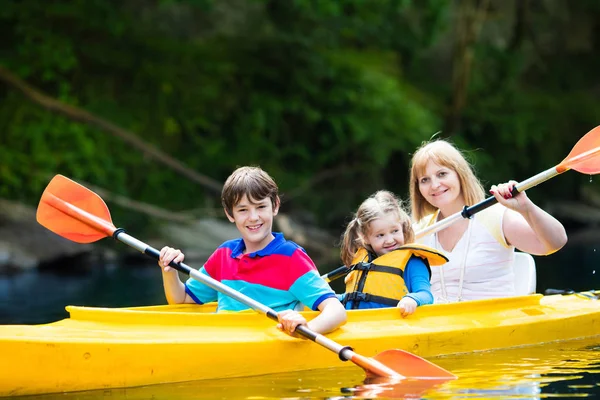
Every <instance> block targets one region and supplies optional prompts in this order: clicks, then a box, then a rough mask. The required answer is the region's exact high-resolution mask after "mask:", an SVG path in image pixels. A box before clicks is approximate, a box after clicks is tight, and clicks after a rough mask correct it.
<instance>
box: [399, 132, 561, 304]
mask: <svg viewBox="0 0 600 400" xmlns="http://www.w3.org/2000/svg"><path fill="white" fill-rule="evenodd" d="M516 183H517V182H515V181H509V182H507V183H503V184H499V185H494V186H492V187H491V189H490V193H492V194H493V195H494V197H496V199H497V200H498V203H499V204H496V205H494V206H492V207H490V208H488V209H486V210H484V211H482V212H480V213H478V214H475V215H474V216H473V218H471V219H464V220H461V221H458V222H456V223H454V224H452V225H450V226H448V227H447V228H445V229H443V230H441V231H439V232H437V233H434V234H431V235H429V236H426V237H423V238H421V239H420V240H419V242H420V243H422V244H425V245H428V246H430V247H433V248H435V249H437V250H440V251H443V252H444V254H446V256H448V258H449V261H448V263H447V264H446V265H444V266H442V267H441V268H435V269H433V271H432V277H431V290H432V293H433V295H434V298H435V302H436V303H447V302H456V301H463V300H476V299H486V298H494V297H507V296H513V295H515V287H514V273H513V269H512V263H513V259H514V250H515V248H517V249H519V250H521V251H523V252H527V253H531V254H535V255H548V254H551V253H554V252H555V251H557V250H559V249H560V248H562V247H563V246H564V245H565V243H566V242H567V234H566V232H565V229H564V227H563V226H562V224H561V223H560V222H559V221H558V220H556V219H555V218H554V217H552V216H551V215H550V214H548V213H547V212H545V211H544V210H542V209H541V208H539V207H538V206H537V205H535V204H534V203H533V202H532V201H531V200H530V199H529V198H528V197H527V194H526V193H525V192H521V193H518V194H516V195H514V196H513V195H512V194H511V190H512V188H513V186H514V185H516ZM484 197H485V193H484V189H483V187H482V185H481V183H480V182H479V180H478V179H477V177H476V176H475V173H474V172H473V169H472V167H471V165H470V164H469V163H468V162H467V160H466V159H465V157H464V156H463V154H462V153H461V152H460V151H459V150H458V149H457V148H456V147H455V146H454V145H453V144H451V143H450V142H448V141H445V140H442V139H438V140H435V141H432V142H427V143H424V144H423V145H422V146H421V147H420V148H419V149H417V151H416V152H415V154H414V155H413V157H412V161H411V173H410V200H411V208H412V217H413V220H414V221H417V222H416V229H423V228H425V227H427V226H429V225H432V224H434V223H436V222H438V221H442V220H443V219H444V218H447V217H449V216H451V215H453V214H455V213H457V212H460V211H462V209H463V208H464V207H465V206H471V205H474V204H476V203H478V202H480V201H482V200H484Z"/></svg>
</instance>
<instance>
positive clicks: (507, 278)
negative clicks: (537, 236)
mask: <svg viewBox="0 0 600 400" xmlns="http://www.w3.org/2000/svg"><path fill="white" fill-rule="evenodd" d="M505 211H506V207H504V206H502V205H500V204H495V205H493V206H492V207H490V208H488V209H486V210H484V211H481V212H479V213H477V214H475V215H474V216H473V218H471V219H470V220H469V227H468V228H467V230H466V231H465V233H463V235H462V237H461V238H460V240H459V241H458V242H457V243H456V245H455V246H454V249H453V250H452V251H451V252H448V251H445V250H444V249H443V248H442V246H441V245H440V244H439V242H438V240H437V233H435V234H431V235H428V236H425V237H423V238H420V239H419V240H417V242H418V243H421V244H424V245H426V246H430V247H433V248H434V249H437V250H439V251H441V252H442V253H444V254H445V255H446V256H447V257H448V259H449V261H448V262H447V263H446V264H444V265H442V266H440V267H433V268H431V292H432V293H433V297H434V303H448V302H449V303H453V302H457V301H463V300H478V299H489V298H494V297H508V296H515V295H516V292H515V282H514V280H515V275H514V272H513V260H514V250H515V248H514V247H513V246H509V245H508V244H507V243H506V238H505V237H504V233H503V232H502V218H503V217H504V212H505ZM438 214H439V211H438V212H436V213H435V214H432V215H428V216H427V217H425V218H423V219H422V220H421V221H419V222H418V223H417V224H415V226H414V229H415V231H418V230H421V229H423V228H425V227H427V226H429V225H432V224H433V223H435V222H436V221H437V217H438Z"/></svg>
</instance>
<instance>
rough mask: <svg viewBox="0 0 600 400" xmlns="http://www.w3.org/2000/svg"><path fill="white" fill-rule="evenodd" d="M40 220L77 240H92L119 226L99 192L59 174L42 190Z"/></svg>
mask: <svg viewBox="0 0 600 400" xmlns="http://www.w3.org/2000/svg"><path fill="white" fill-rule="evenodd" d="M36 219H37V221H38V222H39V223H40V224H41V225H42V226H44V227H45V228H47V229H49V230H51V231H52V232H54V233H56V234H58V235H60V236H62V237H64V238H67V239H69V240H72V241H74V242H77V243H92V242H95V241H97V240H100V239H102V238H105V237H107V236H111V235H112V234H113V232H114V231H115V230H116V229H117V228H115V226H114V225H113V223H112V220H111V217H110V212H109V211H108V207H107V206H106V204H105V203H104V200H102V198H100V196H98V195H97V194H96V193H94V192H92V191H91V190H89V189H87V188H85V187H83V186H81V185H80V184H78V183H77V182H74V181H72V180H70V179H69V178H66V177H64V176H62V175H56V176H55V177H54V178H52V180H51V181H50V183H49V184H48V186H47V187H46V189H45V190H44V193H43V194H42V198H41V199H40V204H39V205H38V209H37V215H36Z"/></svg>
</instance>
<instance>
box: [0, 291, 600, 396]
mask: <svg viewBox="0 0 600 400" xmlns="http://www.w3.org/2000/svg"><path fill="white" fill-rule="evenodd" d="M67 311H68V312H69V313H70V318H67V319H64V320H62V321H58V322H54V323H50V324H45V325H4V326H0V354H1V357H0V371H2V373H1V374H0V396H15V395H25V394H39V393H52V392H67V391H78V390H90V389H102V388H117V387H133V386H142V385H150V384H159V383H168V382H183V381H191V380H200V379H215V378H231V377H244V376H253V375H263V374H270V373H281V372H292V371H302V370H310V369H319V368H331V367H342V366H346V365H349V364H345V363H343V362H342V361H340V359H339V358H337V357H336V356H335V354H332V353H331V352H330V351H329V350H327V349H325V348H323V347H321V346H319V345H317V344H315V343H313V342H311V341H308V340H301V339H294V338H291V337H289V336H287V335H285V334H284V333H282V332H280V331H279V330H277V329H276V327H275V323H274V322H272V321H271V320H269V319H267V318H265V317H264V316H263V315H261V314H258V313H256V312H253V311H249V312H241V313H219V314H216V313H214V306H212V305H205V306H197V305H177V306H150V307H133V308H119V309H108V308H87V307H74V306H69V307H67ZM305 314H306V317H307V319H310V318H312V317H314V316H315V315H316V314H315V312H312V311H307V312H305ZM596 335H600V303H599V302H598V301H597V295H596V293H594V292H583V293H577V294H572V295H554V296H542V295H539V294H536V295H529V296H520V297H513V298H505V299H492V300H481V301H470V302H463V303H457V304H439V305H431V306H424V307H420V308H419V309H418V310H417V312H416V313H415V314H414V315H412V316H410V317H408V318H406V319H403V318H401V316H400V313H399V311H398V310H397V309H395V308H390V309H376V310H352V311H349V312H348V323H347V324H346V325H344V326H343V327H342V328H340V329H338V330H337V331H335V332H333V333H331V334H329V335H328V337H330V338H331V339H333V340H335V341H336V342H338V343H341V344H343V345H349V346H352V347H353V348H354V349H355V350H356V351H357V352H359V353H361V354H363V355H365V356H373V355H375V354H377V353H379V352H382V351H384V350H387V349H395V348H398V349H404V350H407V351H410V352H412V353H415V354H417V355H419V356H422V357H428V358H431V357H435V356H440V355H448V354H456V353H462V352H471V351H482V350H491V349H500V348H509V347H515V346H523V345H533V344H540V343H546V342H551V341H557V340H568V339H574V338H584V337H592V336H596Z"/></svg>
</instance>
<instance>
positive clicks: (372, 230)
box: [364, 214, 404, 256]
mask: <svg viewBox="0 0 600 400" xmlns="http://www.w3.org/2000/svg"><path fill="white" fill-rule="evenodd" d="M364 241H365V243H366V244H368V245H370V246H371V248H372V249H373V251H374V252H375V254H377V255H378V256H382V255H384V254H386V253H389V252H390V251H392V250H396V249H398V248H399V247H400V246H402V245H403V244H404V232H403V231H402V224H401V223H400V222H399V221H398V217H397V216H396V215H393V214H390V215H387V216H385V217H383V218H377V219H374V220H373V221H371V222H370V223H369V234H368V235H367V236H366V237H365V238H364Z"/></svg>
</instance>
